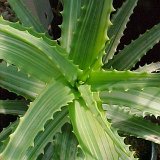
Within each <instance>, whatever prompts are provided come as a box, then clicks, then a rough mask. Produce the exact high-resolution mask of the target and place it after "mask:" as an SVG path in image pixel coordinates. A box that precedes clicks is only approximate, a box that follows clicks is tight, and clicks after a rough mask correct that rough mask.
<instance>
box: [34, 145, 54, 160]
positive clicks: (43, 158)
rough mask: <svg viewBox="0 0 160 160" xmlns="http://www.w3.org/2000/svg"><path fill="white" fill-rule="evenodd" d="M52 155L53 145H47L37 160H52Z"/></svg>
mask: <svg viewBox="0 0 160 160" xmlns="http://www.w3.org/2000/svg"><path fill="white" fill-rule="evenodd" d="M53 153H54V150H53V144H52V143H48V144H47V146H46V147H45V149H44V154H41V155H39V157H38V158H37V160H46V159H47V160H52V155H53Z"/></svg>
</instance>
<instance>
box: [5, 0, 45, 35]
mask: <svg viewBox="0 0 160 160" xmlns="http://www.w3.org/2000/svg"><path fill="white" fill-rule="evenodd" d="M8 2H9V4H10V5H11V7H12V9H13V10H14V11H15V13H16V15H17V16H18V18H19V19H20V21H21V22H22V24H23V25H24V26H26V27H34V29H35V30H36V31H37V32H41V33H43V32H45V28H44V26H43V25H42V24H41V23H40V21H39V20H38V18H37V17H35V16H33V14H32V13H31V11H30V10H29V8H27V6H26V5H25V4H24V2H23V1H22V0H8Z"/></svg>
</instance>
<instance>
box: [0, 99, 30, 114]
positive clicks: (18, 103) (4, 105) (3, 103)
mask: <svg viewBox="0 0 160 160" xmlns="http://www.w3.org/2000/svg"><path fill="white" fill-rule="evenodd" d="M27 109H28V107H27V103H25V102H24V101H23V100H0V113H1V114H2V113H3V114H13V115H23V114H24V113H25V112H26V111H27Z"/></svg>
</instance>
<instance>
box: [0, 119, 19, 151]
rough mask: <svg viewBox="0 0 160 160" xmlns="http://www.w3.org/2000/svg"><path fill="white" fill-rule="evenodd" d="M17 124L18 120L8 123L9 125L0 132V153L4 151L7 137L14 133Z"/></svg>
mask: <svg viewBox="0 0 160 160" xmlns="http://www.w3.org/2000/svg"><path fill="white" fill-rule="evenodd" d="M18 124H19V119H17V120H16V121H15V122H12V123H10V125H9V126H8V127H6V128H4V129H3V130H2V132H1V133H0V153H1V152H2V151H3V150H4V149H5V147H6V146H7V144H8V141H9V136H10V135H11V134H12V133H13V132H14V131H15V129H16V127H17V126H18Z"/></svg>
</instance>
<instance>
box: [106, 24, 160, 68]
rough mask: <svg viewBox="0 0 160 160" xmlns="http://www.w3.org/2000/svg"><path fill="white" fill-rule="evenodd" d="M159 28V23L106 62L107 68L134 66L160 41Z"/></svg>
mask: <svg viewBox="0 0 160 160" xmlns="http://www.w3.org/2000/svg"><path fill="white" fill-rule="evenodd" d="M159 30H160V24H157V25H156V26H154V27H153V28H152V29H150V30H149V31H147V32H146V33H144V34H143V35H141V36H140V37H139V38H138V39H136V40H135V41H133V42H132V43H130V44H129V45H128V46H126V47H125V48H124V49H123V50H122V51H120V52H119V53H118V54H117V55H116V56H114V57H113V59H112V60H110V61H109V62H108V63H107V64H105V68H108V69H109V68H111V67H112V68H114V69H117V70H129V69H131V68H132V67H134V66H135V64H136V63H137V62H138V61H139V60H140V59H141V58H142V57H143V56H144V55H145V54H146V53H147V51H148V50H150V49H151V48H153V46H154V45H155V44H157V43H158V42H159V41H160V32H159Z"/></svg>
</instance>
